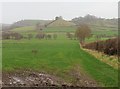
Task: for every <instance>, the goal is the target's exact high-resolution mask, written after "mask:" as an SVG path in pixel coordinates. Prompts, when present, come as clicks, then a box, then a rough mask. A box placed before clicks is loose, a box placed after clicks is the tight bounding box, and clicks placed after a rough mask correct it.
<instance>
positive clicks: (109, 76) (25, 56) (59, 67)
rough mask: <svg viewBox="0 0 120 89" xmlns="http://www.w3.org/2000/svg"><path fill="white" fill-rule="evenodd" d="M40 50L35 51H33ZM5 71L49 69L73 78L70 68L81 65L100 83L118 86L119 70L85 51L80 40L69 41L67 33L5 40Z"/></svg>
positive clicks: (3, 55) (67, 77) (59, 74)
mask: <svg viewBox="0 0 120 89" xmlns="http://www.w3.org/2000/svg"><path fill="white" fill-rule="evenodd" d="M33 49H34V50H37V53H36V54H34V53H32V50H33ZM2 57H3V71H15V70H17V69H23V70H24V69H32V70H35V71H46V72H49V73H52V74H54V75H57V76H59V77H62V78H63V79H66V80H70V78H71V76H70V74H69V71H71V69H72V68H73V67H74V65H78V66H79V67H81V68H80V69H82V70H84V71H85V73H87V74H88V75H90V76H91V77H92V78H93V79H95V80H96V81H97V82H98V83H99V84H100V86H114V87H115V86H117V82H118V77H117V75H118V71H117V70H116V69H114V68H112V67H111V66H109V65H107V64H105V63H103V62H101V61H100V60H97V59H96V58H95V57H93V56H92V55H90V54H88V53H87V52H85V51H83V50H82V49H81V48H80V47H79V44H78V41H77V40H69V39H67V38H66V37H65V34H62V33H61V34H60V33H59V35H58V38H57V39H56V40H54V39H51V40H38V39H31V40H25V39H23V40H20V41H15V40H6V41H3V54H2Z"/></svg>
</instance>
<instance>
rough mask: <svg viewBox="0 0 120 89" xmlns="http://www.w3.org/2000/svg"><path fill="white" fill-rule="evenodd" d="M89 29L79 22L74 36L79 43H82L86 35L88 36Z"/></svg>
mask: <svg viewBox="0 0 120 89" xmlns="http://www.w3.org/2000/svg"><path fill="white" fill-rule="evenodd" d="M90 35H91V30H90V28H89V27H88V25H86V24H81V25H80V27H78V28H77V30H76V32H75V36H76V37H77V38H78V40H79V41H80V43H83V42H84V41H85V38H86V37H90Z"/></svg>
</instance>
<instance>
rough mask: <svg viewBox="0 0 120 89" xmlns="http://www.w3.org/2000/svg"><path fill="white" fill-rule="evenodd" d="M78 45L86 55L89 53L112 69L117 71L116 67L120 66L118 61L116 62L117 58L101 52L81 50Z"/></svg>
mask: <svg viewBox="0 0 120 89" xmlns="http://www.w3.org/2000/svg"><path fill="white" fill-rule="evenodd" d="M79 45H80V48H81V49H83V50H84V51H86V52H87V53H89V54H90V55H92V56H94V57H95V58H96V59H98V60H100V61H102V62H104V63H106V64H108V65H110V66H112V67H113V68H115V69H118V67H119V66H118V65H119V64H120V63H119V61H118V57H117V56H108V55H106V54H104V53H102V52H98V51H95V50H90V49H86V48H83V47H82V46H81V44H80V43H79Z"/></svg>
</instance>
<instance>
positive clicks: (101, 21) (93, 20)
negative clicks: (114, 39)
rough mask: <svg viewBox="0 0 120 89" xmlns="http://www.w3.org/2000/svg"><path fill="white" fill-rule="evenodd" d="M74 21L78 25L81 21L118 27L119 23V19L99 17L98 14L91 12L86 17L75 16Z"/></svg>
mask: <svg viewBox="0 0 120 89" xmlns="http://www.w3.org/2000/svg"><path fill="white" fill-rule="evenodd" d="M72 22H74V23H75V24H76V25H79V24H81V23H86V24H89V25H95V26H108V27H116V26H117V24H118V20H117V19H105V18H98V17H96V16H93V15H89V14H88V15H86V16H84V17H77V18H73V19H72Z"/></svg>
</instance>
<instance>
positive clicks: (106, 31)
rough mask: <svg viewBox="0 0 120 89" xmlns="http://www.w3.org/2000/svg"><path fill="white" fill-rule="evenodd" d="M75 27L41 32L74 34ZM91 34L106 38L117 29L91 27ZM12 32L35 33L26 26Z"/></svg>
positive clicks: (31, 28) (32, 27)
mask: <svg viewBox="0 0 120 89" xmlns="http://www.w3.org/2000/svg"><path fill="white" fill-rule="evenodd" d="M76 29H77V27H75V26H73V27H48V28H45V29H44V30H43V32H47V33H49V32H64V33H65V32H75V31H76ZM91 30H92V33H93V34H95V35H100V34H106V35H108V36H113V35H117V34H118V30H117V27H114V28H111V27H97V26H92V27H91ZM12 31H15V32H20V33H22V34H25V33H26V34H28V33H36V32H37V31H36V30H35V26H27V27H20V28H15V29H13V30H12Z"/></svg>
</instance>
